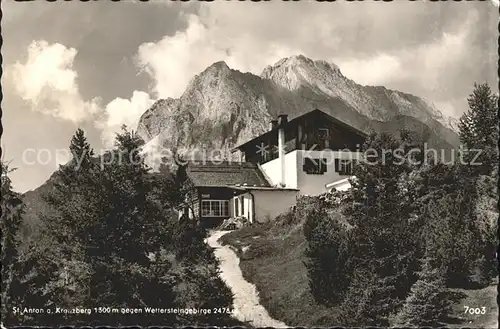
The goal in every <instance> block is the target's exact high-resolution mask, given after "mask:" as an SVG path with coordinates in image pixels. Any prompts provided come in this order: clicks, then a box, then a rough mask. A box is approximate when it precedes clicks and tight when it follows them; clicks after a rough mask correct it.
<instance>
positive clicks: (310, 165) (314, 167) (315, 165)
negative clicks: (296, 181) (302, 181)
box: [302, 158, 327, 175]
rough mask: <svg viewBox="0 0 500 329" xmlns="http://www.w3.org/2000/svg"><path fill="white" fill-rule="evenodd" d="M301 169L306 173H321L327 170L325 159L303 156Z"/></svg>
mask: <svg viewBox="0 0 500 329" xmlns="http://www.w3.org/2000/svg"><path fill="white" fill-rule="evenodd" d="M302 170H303V171H304V172H305V173H307V174H314V175H323V174H324V173H325V172H326V171H327V162H326V159H324V158H323V159H312V158H304V165H303V167H302Z"/></svg>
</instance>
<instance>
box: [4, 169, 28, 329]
mask: <svg viewBox="0 0 500 329" xmlns="http://www.w3.org/2000/svg"><path fill="white" fill-rule="evenodd" d="M0 169H1V175H2V176H1V187H0V188H1V198H2V199H1V211H2V217H1V221H2V222H1V225H2V256H1V257H2V258H1V265H2V291H1V294H2V323H3V324H4V325H12V324H13V323H15V321H16V315H15V314H14V313H13V312H12V307H14V306H15V307H19V303H18V302H19V300H20V298H21V297H22V296H21V295H19V291H18V289H16V287H18V286H19V284H18V280H19V278H18V275H19V273H16V272H17V271H16V268H17V266H18V263H19V254H18V248H19V241H18V232H19V227H20V225H21V222H22V215H23V212H24V205H23V202H22V200H21V198H20V195H19V194H18V193H16V192H14V191H13V189H12V184H11V180H10V178H9V176H8V175H9V173H10V172H11V171H12V170H9V168H8V164H5V163H0Z"/></svg>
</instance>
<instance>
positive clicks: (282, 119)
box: [278, 114, 288, 126]
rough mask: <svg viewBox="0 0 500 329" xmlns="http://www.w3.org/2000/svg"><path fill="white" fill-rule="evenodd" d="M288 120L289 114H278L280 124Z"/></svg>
mask: <svg viewBox="0 0 500 329" xmlns="http://www.w3.org/2000/svg"><path fill="white" fill-rule="evenodd" d="M287 122H288V114H278V125H280V126H281V125H283V124H285V123H287Z"/></svg>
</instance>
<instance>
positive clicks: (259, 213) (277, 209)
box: [252, 190, 298, 223]
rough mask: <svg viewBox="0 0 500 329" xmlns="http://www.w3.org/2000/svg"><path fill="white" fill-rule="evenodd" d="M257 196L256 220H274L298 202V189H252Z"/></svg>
mask: <svg viewBox="0 0 500 329" xmlns="http://www.w3.org/2000/svg"><path fill="white" fill-rule="evenodd" d="M252 193H253V195H254V198H255V220H256V221H257V222H259V223H263V222H266V221H267V220H274V219H275V218H276V217H277V216H278V215H279V214H281V213H284V212H286V211H288V210H289V209H290V207H292V206H294V205H295V204H296V203H297V195H298V191H293V190H274V191H264V190H257V191H252Z"/></svg>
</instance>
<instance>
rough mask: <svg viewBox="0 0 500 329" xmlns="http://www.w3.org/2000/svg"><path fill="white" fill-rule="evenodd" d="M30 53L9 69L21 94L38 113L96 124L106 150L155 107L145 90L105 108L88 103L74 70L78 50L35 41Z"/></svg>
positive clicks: (15, 86)
mask: <svg viewBox="0 0 500 329" xmlns="http://www.w3.org/2000/svg"><path fill="white" fill-rule="evenodd" d="M27 52H28V56H27V60H26V62H24V63H21V62H19V61H17V62H16V63H15V64H13V65H12V66H10V67H9V68H8V73H7V76H8V77H10V82H12V84H13V86H14V88H15V91H16V92H17V94H18V95H19V96H20V97H21V98H22V99H23V100H25V101H27V102H28V103H29V104H30V106H31V109H32V110H34V111H38V112H41V113H43V114H47V115H52V116H54V117H57V118H60V119H63V120H67V121H70V122H73V123H76V124H82V123H83V122H85V121H86V122H93V124H94V127H95V128H97V129H98V130H99V131H100V133H101V140H102V143H103V144H104V145H105V146H106V147H110V146H113V142H114V138H115V133H116V132H119V131H120V130H121V126H122V125H124V124H125V125H127V126H128V127H129V128H130V129H135V128H136V126H137V123H138V121H139V118H140V116H141V115H142V114H143V113H144V111H146V110H147V109H148V108H149V107H150V106H151V105H152V104H153V100H152V99H151V98H150V96H149V94H148V93H146V92H143V91H134V92H133V94H132V96H131V98H130V99H123V98H115V99H114V100H112V101H111V102H109V103H108V104H107V105H106V106H104V107H102V106H100V104H99V98H98V97H96V98H93V99H92V100H90V101H87V100H84V99H82V96H81V94H80V90H79V86H78V83H77V79H78V73H77V72H76V70H75V69H74V68H73V62H74V59H75V56H76V54H77V50H76V49H75V48H69V47H66V46H64V45H62V44H60V43H54V44H49V43H48V42H46V41H43V40H41V41H33V42H32V43H31V44H30V45H29V47H28V51H27Z"/></svg>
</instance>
